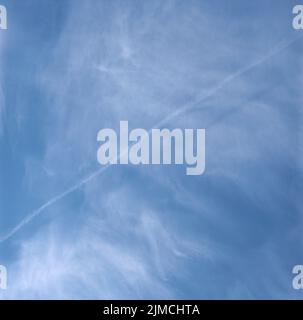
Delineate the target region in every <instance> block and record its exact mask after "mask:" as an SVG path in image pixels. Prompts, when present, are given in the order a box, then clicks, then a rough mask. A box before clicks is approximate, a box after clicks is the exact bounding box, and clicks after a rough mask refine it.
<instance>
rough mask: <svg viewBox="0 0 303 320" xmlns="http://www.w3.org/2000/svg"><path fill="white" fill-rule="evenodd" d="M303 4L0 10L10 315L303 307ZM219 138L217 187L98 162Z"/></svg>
mask: <svg viewBox="0 0 303 320" xmlns="http://www.w3.org/2000/svg"><path fill="white" fill-rule="evenodd" d="M298 1H299V0H297V1H292V0H266V1H264V0H255V1H250V2H244V1H243V0H233V1H231V0H225V1H222V0H211V1H210V0H188V1H181V0H178V1H177V0H176V1H174V0H165V1H163V0H152V1H139V0H123V1H122V0H120V1H119V0H115V1H109V0H87V1H80V0H73V1H71V0H60V1H59V0H39V1H38V0H22V1H9V0H0V4H2V5H5V6H6V8H7V12H8V30H0V146H1V152H0V264H1V265H5V266H6V267H7V270H8V288H7V290H0V299H301V298H302V297H303V292H301V291H300V290H294V289H293V288H292V279H293V276H294V275H293V274H292V268H293V266H294V265H296V264H303V238H302V230H303V219H302V200H301V198H302V196H300V195H301V194H302V173H303V171H302V170H303V162H302V98H303V94H302V89H301V88H302V85H303V78H302V73H303V69H302V67H303V60H302V49H303V47H302V46H303V37H302V36H303V31H302V30H294V29H293V28H292V19H293V14H292V8H293V7H294V5H296V4H298ZM121 120H127V121H129V126H130V129H134V128H145V129H146V130H147V131H148V130H150V129H151V128H157V127H159V126H160V127H165V128H169V129H174V128H182V129H185V128H205V129H206V170H205V172H204V174H203V175H199V176H187V175H186V174H185V167H184V166H175V165H171V166H167V165H166V166H164V165H145V166H134V165H121V166H109V167H102V166H101V165H100V164H99V163H98V161H97V150H98V147H99V142H98V141H97V133H98V131H99V130H100V129H102V128H113V129H116V130H118V128H119V122H120V121H121Z"/></svg>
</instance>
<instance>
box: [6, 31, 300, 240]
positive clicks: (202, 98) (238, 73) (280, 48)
mask: <svg viewBox="0 0 303 320" xmlns="http://www.w3.org/2000/svg"><path fill="white" fill-rule="evenodd" d="M300 38H302V36H300V37H297V38H295V39H292V40H290V41H287V42H286V41H283V42H281V43H280V44H279V45H277V46H276V47H275V48H274V49H273V50H271V51H270V52H269V53H267V54H266V55H264V56H263V57H261V58H260V59H258V60H256V61H255V62H253V63H251V64H249V65H247V66H245V67H243V68H241V69H239V70H238V71H236V72H235V73H233V74H231V75H229V76H228V77H226V78H225V79H223V80H222V81H221V82H220V83H219V84H218V85H216V86H215V87H214V88H212V89H211V90H210V91H209V92H208V93H206V94H202V95H198V96H197V97H196V98H195V100H194V101H192V102H190V103H188V104H185V105H184V106H183V107H182V108H180V109H178V110H176V111H175V112H173V113H172V114H169V115H167V116H166V117H164V118H163V119H162V120H161V121H159V122H158V123H156V124H155V125H154V126H153V127H160V126H162V125H163V124H165V123H167V122H168V121H170V120H171V119H173V118H176V117H178V116H180V115H182V114H184V113H186V112H189V111H191V110H194V109H195V108H201V106H198V105H199V104H200V103H202V102H204V101H205V100H207V99H209V98H210V97H212V96H214V95H215V94H216V93H217V92H218V91H220V90H221V89H223V88H224V87H225V86H226V85H227V84H229V83H231V82H232V81H233V80H235V79H236V78H238V77H240V76H242V75H243V74H245V73H246V72H248V71H250V70H252V69H253V68H255V67H257V66H259V65H261V64H262V63H264V62H265V61H267V60H269V59H270V58H272V57H273V56H275V55H277V54H278V53H280V52H281V51H283V50H285V49H287V48H288V47H289V46H291V45H292V44H293V43H295V42H296V41H297V40H299V39H300ZM148 132H149V133H150V132H151V129H150V130H149V131H148ZM127 151H128V150H125V151H124V153H125V152H127ZM124 153H122V154H120V155H119V158H120V157H121V156H122V155H123V154H124ZM110 166H111V164H108V165H106V166H104V167H102V168H101V169H98V170H96V171H94V172H93V173H91V174H90V175H89V176H87V177H86V178H84V179H82V180H81V181H79V182H78V183H76V184H75V185H74V186H72V187H70V188H68V189H67V190H65V191H64V192H62V193H60V194H58V195H57V196H54V197H53V198H51V199H50V200H48V201H47V202H45V203H44V204H43V205H42V206H40V207H39V208H37V209H36V210H34V211H33V212H32V213H30V214H29V215H27V216H26V217H25V218H24V219H23V220H21V222H19V223H18V224H17V225H16V226H15V227H14V228H12V229H11V230H10V231H9V232H8V233H7V234H6V235H3V236H1V237H0V243H2V242H4V241H6V240H8V239H10V238H12V237H13V236H14V235H15V234H16V233H17V232H18V231H19V230H21V229H22V228H23V227H25V226H26V225H27V224H28V223H30V222H31V221H32V220H34V219H35V218H36V217H38V216H39V215H41V214H42V213H43V212H44V210H45V209H47V208H49V207H50V206H52V205H53V204H55V203H56V202H58V201H60V200H62V199H63V198H65V197H66V196H68V195H69V194H71V193H73V192H74V191H76V190H78V189H80V188H81V187H82V186H84V185H85V184H87V183H89V182H90V181H91V180H93V179H95V178H97V177H98V176H100V175H102V174H103V173H104V172H105V171H106V170H107V169H108V168H109V167H110Z"/></svg>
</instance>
